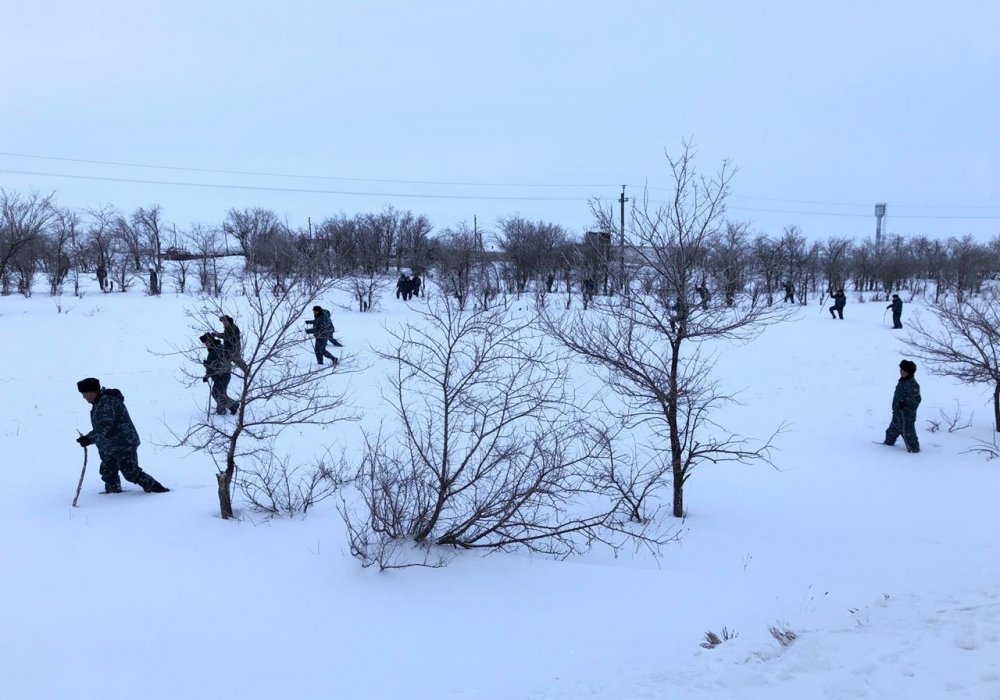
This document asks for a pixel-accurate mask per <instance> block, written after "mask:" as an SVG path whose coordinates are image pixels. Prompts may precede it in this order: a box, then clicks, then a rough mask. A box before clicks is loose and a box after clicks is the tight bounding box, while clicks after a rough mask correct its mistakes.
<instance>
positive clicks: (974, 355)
mask: <svg viewBox="0 0 1000 700" xmlns="http://www.w3.org/2000/svg"><path fill="white" fill-rule="evenodd" d="M932 313H933V315H934V317H935V318H936V320H937V321H938V324H940V325H939V326H937V327H935V326H933V325H928V324H925V323H924V322H923V320H922V319H920V318H919V317H917V318H915V319H913V320H912V321H911V322H910V324H909V328H910V335H909V338H908V339H907V340H908V342H909V345H910V347H911V348H912V349H913V353H914V355H916V357H918V358H920V359H922V360H924V361H925V362H927V363H928V365H930V371H931V373H932V374H937V375H941V376H946V377H954V378H956V379H958V380H959V381H961V382H965V383H966V384H986V385H988V386H989V387H990V389H992V391H993V424H994V429H995V430H996V431H997V432H1000V297H998V294H997V292H995V291H990V292H988V293H987V294H985V295H984V297H983V298H982V299H973V298H966V299H964V300H958V299H954V300H945V301H942V303H941V304H939V305H938V306H937V307H934V308H933V311H932Z"/></svg>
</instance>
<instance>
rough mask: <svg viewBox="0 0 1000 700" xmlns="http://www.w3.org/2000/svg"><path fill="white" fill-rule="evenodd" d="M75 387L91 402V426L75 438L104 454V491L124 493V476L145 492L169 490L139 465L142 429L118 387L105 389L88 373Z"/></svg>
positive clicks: (102, 462)
mask: <svg viewBox="0 0 1000 700" xmlns="http://www.w3.org/2000/svg"><path fill="white" fill-rule="evenodd" d="M76 388H77V390H78V391H79V392H80V394H82V395H83V398H84V400H85V401H86V402H87V403H89V404H90V425H91V428H92V430H91V431H90V432H89V433H87V434H86V435H81V436H80V437H78V438H77V439H76V441H77V442H78V443H79V444H80V445H81V446H82V447H87V446H88V445H97V453H98V454H99V455H100V457H101V468H100V474H101V480H102V481H103V482H104V493H121V492H122V482H121V477H122V476H124V477H125V479H126V480H127V481H130V482H132V483H133V484H138V485H139V486H141V487H142V490H143V491H145V492H146V493H166V492H167V491H169V490H170V489H168V488H167V487H166V486H164V485H163V484H161V483H160V482H159V481H157V480H156V479H154V478H153V477H151V476H150V475H149V474H147V473H146V472H144V471H143V470H142V469H140V468H139V433H137V432H136V430H135V425H134V424H133V423H132V418H131V417H130V416H129V414H128V409H127V408H125V397H124V396H123V395H122V392H120V391H119V390H118V389H106V388H104V387H102V386H101V382H100V380H99V379H95V378H94V377H87V378H86V379H81V380H80V381H78V382H77V383H76Z"/></svg>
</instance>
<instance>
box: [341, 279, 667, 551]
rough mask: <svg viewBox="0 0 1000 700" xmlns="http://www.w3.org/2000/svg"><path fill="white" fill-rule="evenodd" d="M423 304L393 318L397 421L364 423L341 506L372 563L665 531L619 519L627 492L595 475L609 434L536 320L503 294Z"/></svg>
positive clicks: (578, 546) (648, 540)
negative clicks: (576, 396) (582, 411)
mask: <svg viewBox="0 0 1000 700" xmlns="http://www.w3.org/2000/svg"><path fill="white" fill-rule="evenodd" d="M422 314H423V316H424V323H423V324H421V325H420V326H414V325H407V326H404V327H403V328H402V329H400V330H398V331H390V333H391V334H392V335H393V337H394V339H395V341H396V347H395V349H394V350H393V351H392V352H389V353H385V354H384V355H383V357H385V358H386V359H389V360H391V361H393V363H394V364H395V371H394V373H393V375H392V377H391V379H390V387H391V388H390V389H389V390H387V391H386V393H385V394H384V397H385V398H386V400H387V402H389V403H391V404H392V407H393V411H394V413H395V417H396V421H395V422H396V424H397V426H398V432H394V433H388V434H385V433H382V432H380V433H379V434H377V435H374V436H372V435H368V436H366V444H365V451H364V457H363V461H362V463H361V466H360V468H359V471H358V477H357V480H356V486H357V488H358V491H359V495H360V504H356V505H354V506H353V507H350V506H347V505H346V504H345V505H344V507H343V508H342V513H343V515H344V519H345V522H346V524H347V528H348V533H349V540H350V543H351V551H352V553H353V554H354V555H355V556H357V557H358V558H359V559H360V560H361V561H362V563H363V564H364V565H371V564H375V563H378V564H379V566H383V563H381V562H383V561H385V557H386V552H390V553H391V554H392V556H390V557H389V560H390V561H396V559H394V557H395V556H396V555H398V553H399V552H400V548H401V547H402V548H403V549H409V547H410V545H411V544H417V545H420V546H431V545H437V546H451V547H457V548H463V549H502V550H505V549H514V548H522V549H528V550H530V551H534V552H540V553H545V554H549V555H554V556H567V555H569V554H571V553H574V552H579V551H582V550H584V549H585V548H586V547H588V546H589V545H591V544H592V543H593V542H595V541H601V542H605V543H607V544H609V545H611V546H613V547H617V546H621V545H622V544H624V543H625V542H627V541H632V542H639V543H642V544H646V545H648V546H650V547H651V548H653V549H654V550H655V549H656V548H657V547H658V546H659V545H661V544H663V543H664V542H666V541H668V539H669V538H667V537H658V536H657V535H656V534H654V533H652V531H651V530H647V529H646V528H644V527H636V528H626V527H623V526H622V525H620V524H619V523H618V521H617V520H616V519H615V515H616V513H617V511H618V507H619V506H618V501H617V500H616V499H614V498H611V497H608V496H607V495H604V494H597V493H595V491H594V489H593V488H592V487H591V485H590V480H589V475H590V474H592V473H593V472H594V470H595V467H594V465H595V463H596V462H598V461H600V460H601V459H603V458H604V456H605V454H604V450H605V444H604V442H603V441H602V440H601V439H600V437H599V436H596V435H595V434H594V433H593V431H590V430H589V429H588V428H587V427H586V426H585V422H584V421H582V420H581V418H580V416H579V415H578V413H577V412H576V411H575V410H574V409H573V407H572V404H571V398H572V397H570V396H568V395H567V393H566V388H565V386H566V384H565V372H566V368H565V365H564V363H563V362H562V361H561V360H560V358H558V357H557V356H556V355H554V354H553V353H551V352H549V351H546V350H545V349H544V344H543V342H542V341H543V339H542V338H539V337H536V336H535V335H534V334H533V333H532V332H531V331H530V326H529V324H528V323H526V322H522V321H514V320H511V315H510V309H509V308H507V307H505V306H502V305H498V306H494V307H491V308H489V309H482V308H477V309H473V310H467V309H463V308H462V306H461V304H460V303H459V302H458V301H452V300H449V299H447V298H432V299H429V300H428V304H427V306H426V308H425V309H424V310H423V311H422ZM497 387H503V391H497ZM421 551H423V550H421Z"/></svg>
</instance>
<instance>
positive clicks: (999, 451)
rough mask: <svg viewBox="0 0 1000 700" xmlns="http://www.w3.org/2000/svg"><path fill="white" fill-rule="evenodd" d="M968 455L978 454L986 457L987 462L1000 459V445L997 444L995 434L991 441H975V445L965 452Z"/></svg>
mask: <svg viewBox="0 0 1000 700" xmlns="http://www.w3.org/2000/svg"><path fill="white" fill-rule="evenodd" d="M966 452H968V453H970V454H978V455H982V456H984V457H986V459H987V461H990V460H994V459H997V458H1000V444H998V443H997V438H996V433H994V434H993V439H992V440H991V441H989V442H988V441H986V440H977V441H976V444H975V445H973V446H972V447H970V448H969V449H967V450H966Z"/></svg>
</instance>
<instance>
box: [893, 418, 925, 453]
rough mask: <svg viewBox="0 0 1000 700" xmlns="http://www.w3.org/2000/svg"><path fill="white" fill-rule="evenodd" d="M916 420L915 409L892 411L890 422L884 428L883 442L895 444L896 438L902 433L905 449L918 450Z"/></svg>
mask: <svg viewBox="0 0 1000 700" xmlns="http://www.w3.org/2000/svg"><path fill="white" fill-rule="evenodd" d="M916 422H917V412H916V411H893V412H892V422H890V423H889V427H888V428H886V429H885V444H887V445H895V444H896V438H898V437H899V436H900V435H902V436H903V442H904V443H905V444H906V449H907V450H908V451H910V452H919V451H920V441H919V440H917V427H916Z"/></svg>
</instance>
